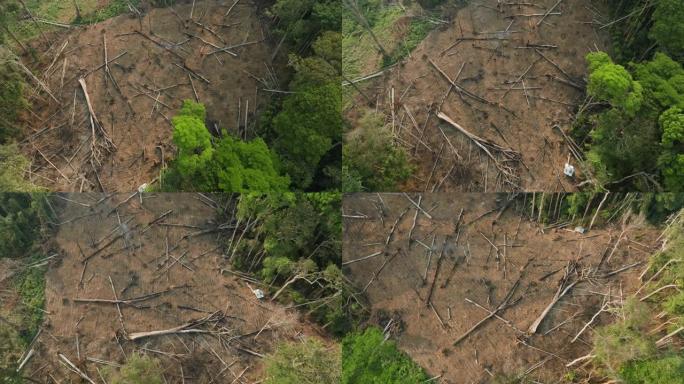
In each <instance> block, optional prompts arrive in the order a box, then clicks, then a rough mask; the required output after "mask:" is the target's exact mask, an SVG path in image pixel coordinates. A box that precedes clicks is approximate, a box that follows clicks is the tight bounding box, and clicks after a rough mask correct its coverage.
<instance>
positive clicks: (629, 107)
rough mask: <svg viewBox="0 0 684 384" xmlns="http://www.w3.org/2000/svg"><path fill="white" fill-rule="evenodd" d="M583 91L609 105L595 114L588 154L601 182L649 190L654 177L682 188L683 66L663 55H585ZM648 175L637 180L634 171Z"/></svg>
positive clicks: (683, 134) (660, 181) (673, 188)
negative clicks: (620, 61)
mask: <svg viewBox="0 0 684 384" xmlns="http://www.w3.org/2000/svg"><path fill="white" fill-rule="evenodd" d="M587 61H588V62H589V69H590V75H589V84H588V89H587V91H588V94H589V95H591V96H592V97H594V98H595V99H597V100H599V101H605V102H608V103H610V108H608V109H606V110H604V111H602V112H599V113H597V114H595V115H594V116H593V117H592V119H591V122H590V124H592V125H593V128H592V130H591V132H590V133H589V136H590V138H591V142H590V143H589V144H588V145H589V152H588V154H587V158H588V160H589V163H590V164H591V166H592V168H593V169H594V171H595V173H596V176H597V178H598V179H599V181H601V182H603V183H610V182H618V181H619V182H620V183H622V184H623V185H627V186H632V187H633V189H634V188H635V189H651V188H650V186H651V185H652V184H653V181H656V182H659V183H662V184H665V187H666V188H667V189H669V190H673V191H674V190H679V189H681V188H682V185H683V183H682V180H683V179H682V176H681V175H682V170H684V157H683V156H682V145H683V143H682V137H683V136H684V128H682V126H683V122H684V116H683V115H682V108H684V69H682V66H681V64H679V63H677V62H675V61H674V60H672V59H671V58H670V57H668V56H666V55H665V54H662V53H657V54H656V55H655V56H654V58H653V60H651V61H648V62H644V63H640V64H632V65H630V71H627V69H625V68H624V67H622V66H620V65H617V64H614V63H613V62H612V60H611V59H610V57H608V56H607V55H606V54H605V53H602V52H599V53H590V54H589V55H588V56H587ZM641 174H647V175H653V176H650V178H646V179H644V178H637V177H634V176H635V175H641Z"/></svg>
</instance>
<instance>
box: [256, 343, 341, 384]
mask: <svg viewBox="0 0 684 384" xmlns="http://www.w3.org/2000/svg"><path fill="white" fill-rule="evenodd" d="M340 372H341V367H340V352H339V350H338V347H336V346H335V347H331V348H329V347H326V346H325V345H323V344H322V343H321V342H320V341H318V340H316V339H313V338H307V339H305V340H304V341H302V342H292V343H284V344H281V345H279V346H278V347H277V349H276V351H275V353H274V354H272V355H269V356H268V357H267V358H266V375H267V378H266V381H265V384H338V383H339V382H340V375H341V373H340Z"/></svg>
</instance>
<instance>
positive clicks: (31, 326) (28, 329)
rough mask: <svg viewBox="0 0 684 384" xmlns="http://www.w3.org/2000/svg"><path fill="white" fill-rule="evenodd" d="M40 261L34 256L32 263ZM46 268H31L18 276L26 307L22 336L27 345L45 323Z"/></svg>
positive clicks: (16, 282)
mask: <svg viewBox="0 0 684 384" xmlns="http://www.w3.org/2000/svg"><path fill="white" fill-rule="evenodd" d="M38 259H40V256H39V254H34V256H33V257H31V258H30V260H31V261H37V260H38ZM46 269H47V268H45V267H34V268H30V269H28V270H26V271H24V272H22V273H20V274H19V275H17V276H16V279H15V284H16V289H17V292H18V293H19V297H21V302H22V304H24V307H23V308H22V309H21V316H22V330H21V333H20V336H21V337H22V339H23V340H24V342H25V343H26V344H28V343H30V342H31V340H32V339H33V337H34V336H35V334H36V332H38V328H40V325H41V324H42V323H43V307H44V306H45V272H46Z"/></svg>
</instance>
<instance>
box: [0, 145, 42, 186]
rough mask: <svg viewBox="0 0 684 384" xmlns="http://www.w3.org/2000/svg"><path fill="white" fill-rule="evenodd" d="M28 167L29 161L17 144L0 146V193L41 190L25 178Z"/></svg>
mask: <svg viewBox="0 0 684 384" xmlns="http://www.w3.org/2000/svg"><path fill="white" fill-rule="evenodd" d="M28 167H29V161H28V159H27V158H26V157H25V156H24V155H22V154H21V152H19V147H18V146H17V145H16V144H7V145H0V193H2V192H34V191H38V190H40V189H41V188H39V187H37V186H36V185H34V184H33V183H31V182H30V181H28V180H26V179H25V178H24V172H25V171H26V170H27V169H28Z"/></svg>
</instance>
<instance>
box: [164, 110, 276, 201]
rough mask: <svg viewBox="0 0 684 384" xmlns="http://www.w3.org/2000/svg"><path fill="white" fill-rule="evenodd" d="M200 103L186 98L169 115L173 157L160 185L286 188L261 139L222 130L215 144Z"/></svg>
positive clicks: (205, 188) (209, 188)
mask: <svg viewBox="0 0 684 384" xmlns="http://www.w3.org/2000/svg"><path fill="white" fill-rule="evenodd" d="M204 119H205V109H204V105H202V104H198V103H195V102H192V101H190V100H186V101H185V102H184V103H183V108H182V109H181V110H180V112H179V113H178V114H177V115H176V116H175V117H174V118H173V126H174V129H173V141H174V143H175V144H176V147H177V148H178V153H177V156H176V159H175V160H174V161H173V162H172V163H171V165H170V168H169V170H168V171H167V172H166V174H165V175H164V179H165V180H164V184H163V185H162V188H166V189H169V190H177V189H180V190H201V191H217V190H219V191H224V192H245V191H256V192H270V191H281V190H286V189H287V187H288V185H289V179H288V177H287V176H281V175H280V174H279V173H278V162H277V159H276V157H275V156H274V154H273V153H272V152H271V151H270V150H269V149H268V147H267V146H266V143H264V141H263V140H261V139H255V140H252V141H248V142H247V141H242V140H239V139H237V138H234V137H231V136H229V135H228V134H227V133H224V136H225V137H223V138H222V139H219V140H218V142H217V143H216V144H213V143H212V137H211V134H210V133H209V131H208V130H207V128H206V127H205V125H204Z"/></svg>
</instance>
